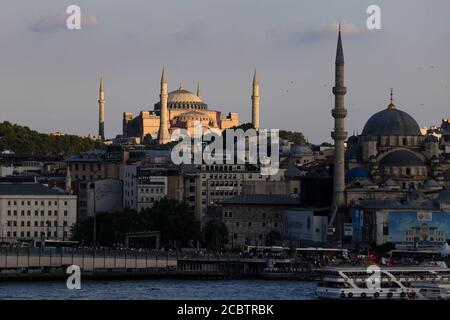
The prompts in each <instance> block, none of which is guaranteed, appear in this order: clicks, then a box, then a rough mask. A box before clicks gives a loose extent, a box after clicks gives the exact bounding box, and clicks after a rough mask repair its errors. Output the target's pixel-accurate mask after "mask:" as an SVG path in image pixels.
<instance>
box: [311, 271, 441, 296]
mask: <svg viewBox="0 0 450 320" xmlns="http://www.w3.org/2000/svg"><path fill="white" fill-rule="evenodd" d="M316 271H317V274H318V275H319V279H320V280H319V283H318V285H317V289H316V295H317V296H318V297H319V298H325V299H367V298H371V299H421V300H428V299H450V268H447V266H445V265H444V266H440V267H436V266H404V267H380V268H379V269H378V270H377V273H376V274H374V273H368V271H367V267H348V268H347V267H335V268H322V269H319V270H316ZM374 277H377V278H376V279H377V280H376V282H375V278H374Z"/></svg>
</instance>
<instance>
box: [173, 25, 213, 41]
mask: <svg viewBox="0 0 450 320" xmlns="http://www.w3.org/2000/svg"><path fill="white" fill-rule="evenodd" d="M207 29H208V25H207V24H206V23H205V22H204V21H201V20H200V21H194V22H191V23H189V24H188V25H186V26H185V28H183V29H179V30H177V31H175V32H173V33H171V34H169V37H168V38H169V39H170V41H176V42H177V43H184V44H186V43H191V44H192V43H195V44H198V43H202V42H203V41H204V40H205V38H206V32H205V30H207Z"/></svg>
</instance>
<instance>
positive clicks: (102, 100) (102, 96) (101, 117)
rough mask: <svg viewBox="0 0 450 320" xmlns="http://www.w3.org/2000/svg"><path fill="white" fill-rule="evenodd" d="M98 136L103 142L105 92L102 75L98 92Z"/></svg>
mask: <svg viewBox="0 0 450 320" xmlns="http://www.w3.org/2000/svg"><path fill="white" fill-rule="evenodd" d="M98 136H99V137H100V139H102V141H104V140H105V91H104V88H103V75H102V76H100V90H99V95H98Z"/></svg>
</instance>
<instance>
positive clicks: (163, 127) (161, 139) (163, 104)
mask: <svg viewBox="0 0 450 320" xmlns="http://www.w3.org/2000/svg"><path fill="white" fill-rule="evenodd" d="M167 97H168V94H167V78H166V68H165V66H163V70H162V74H161V94H160V116H159V132H158V143H159V144H166V143H168V142H170V134H169V127H168V124H169V119H168V118H169V115H168V113H169V112H168V110H167Z"/></svg>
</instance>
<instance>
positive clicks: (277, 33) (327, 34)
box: [266, 20, 364, 45]
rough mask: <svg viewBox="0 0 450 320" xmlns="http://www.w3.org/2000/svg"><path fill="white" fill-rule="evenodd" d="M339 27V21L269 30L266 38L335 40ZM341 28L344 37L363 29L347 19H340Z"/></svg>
mask: <svg viewBox="0 0 450 320" xmlns="http://www.w3.org/2000/svg"><path fill="white" fill-rule="evenodd" d="M338 29H339V22H332V23H328V24H323V25H321V26H319V27H318V28H313V29H307V30H304V31H301V32H298V31H286V30H285V31H282V30H270V31H268V32H267V34H266V37H267V38H268V39H272V40H277V41H283V42H289V43H292V44H296V45H298V44H303V43H314V42H321V41H328V40H330V39H333V40H335V39H336V34H337V32H338ZM341 30H342V33H343V35H344V36H345V37H347V38H348V37H355V36H360V35H362V34H364V29H362V28H361V27H359V26H357V25H356V24H354V23H352V22H349V21H345V20H344V21H341Z"/></svg>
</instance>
